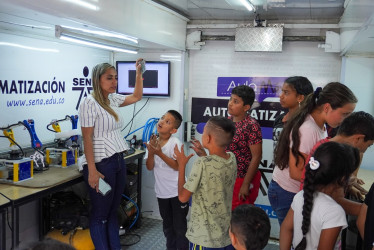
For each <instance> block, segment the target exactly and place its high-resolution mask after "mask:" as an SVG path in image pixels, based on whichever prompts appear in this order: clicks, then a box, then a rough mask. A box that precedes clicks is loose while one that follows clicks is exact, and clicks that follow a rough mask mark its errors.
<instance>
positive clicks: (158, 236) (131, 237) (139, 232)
mask: <svg viewBox="0 0 374 250" xmlns="http://www.w3.org/2000/svg"><path fill="white" fill-rule="evenodd" d="M136 242H137V243H136ZM121 243H122V245H124V246H123V247H122V249H126V250H165V249H166V247H165V245H166V243H165V237H164V233H163V232H162V222H161V220H156V219H150V218H142V221H141V226H140V227H139V228H136V229H134V230H130V231H129V232H128V233H126V234H125V235H124V236H122V237H121ZM125 245H131V246H125ZM275 249H279V246H278V245H277V242H276V241H271V240H270V241H269V244H268V245H267V246H266V248H265V250H275Z"/></svg>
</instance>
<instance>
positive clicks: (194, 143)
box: [190, 139, 207, 156]
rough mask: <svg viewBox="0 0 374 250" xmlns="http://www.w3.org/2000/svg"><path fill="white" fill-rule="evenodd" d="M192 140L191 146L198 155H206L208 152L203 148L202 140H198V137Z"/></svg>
mask: <svg viewBox="0 0 374 250" xmlns="http://www.w3.org/2000/svg"><path fill="white" fill-rule="evenodd" d="M190 142H191V144H192V145H191V146H190V148H192V149H193V151H195V153H196V154H197V155H198V156H206V155H207V154H206V152H205V150H204V148H203V146H202V145H201V143H200V141H198V140H196V139H193V140H191V141H190Z"/></svg>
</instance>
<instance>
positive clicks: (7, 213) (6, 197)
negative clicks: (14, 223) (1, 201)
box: [0, 193, 13, 232]
mask: <svg viewBox="0 0 374 250" xmlns="http://www.w3.org/2000/svg"><path fill="white" fill-rule="evenodd" d="M0 194H1V195H2V196H4V198H5V199H8V200H9V201H12V200H11V199H10V198H9V197H8V196H6V195H5V194H3V193H0ZM6 220H7V224H8V227H9V229H10V231H11V232H13V228H12V227H11V226H10V223H9V211H8V208H7V209H6Z"/></svg>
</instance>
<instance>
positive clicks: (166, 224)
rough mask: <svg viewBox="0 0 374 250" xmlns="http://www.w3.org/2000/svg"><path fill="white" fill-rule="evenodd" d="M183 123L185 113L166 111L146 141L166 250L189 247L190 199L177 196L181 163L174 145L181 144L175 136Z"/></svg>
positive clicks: (147, 158) (147, 162) (148, 165)
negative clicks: (184, 201)
mask: <svg viewBox="0 0 374 250" xmlns="http://www.w3.org/2000/svg"><path fill="white" fill-rule="evenodd" d="M181 123H182V116H181V115H180V114H179V113H178V112H177V111H175V110H169V111H167V112H166V113H165V114H164V115H163V116H162V117H161V118H160V120H159V121H158V123H157V132H158V137H157V136H156V135H152V137H151V139H150V141H149V142H148V143H146V146H147V154H146V156H145V158H146V166H147V169H148V170H154V175H155V192H156V196H157V201H158V205H159V209H160V215H161V217H162V220H163V231H164V235H165V237H166V247H167V249H168V250H169V249H178V250H184V249H188V240H187V238H186V231H187V219H186V216H187V213H188V208H189V207H188V202H186V203H181V202H180V201H179V199H178V163H177V161H176V160H175V158H174V157H173V155H174V147H175V146H176V145H177V146H178V147H180V146H181V145H182V143H181V142H180V140H179V139H178V138H176V137H174V136H172V135H173V134H175V133H176V132H177V131H178V128H179V126H180V125H181Z"/></svg>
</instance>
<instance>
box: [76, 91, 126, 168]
mask: <svg viewBox="0 0 374 250" xmlns="http://www.w3.org/2000/svg"><path fill="white" fill-rule="evenodd" d="M125 98H126V97H125V96H123V95H119V94H110V95H109V96H108V99H109V101H110V107H111V108H112V109H113V110H114V111H115V112H116V113H117V115H118V121H116V120H115V118H114V117H113V116H112V115H111V114H109V113H108V112H107V111H106V110H105V109H104V108H103V107H101V106H100V104H99V103H98V102H97V101H96V100H95V99H94V98H93V96H92V95H89V96H87V98H85V99H84V100H83V102H82V103H81V104H80V106H79V121H80V124H81V127H94V133H93V151H94V157H95V162H96V163H97V162H100V161H101V160H102V159H104V158H108V157H110V156H112V155H114V154H115V153H120V152H123V151H125V150H127V149H128V148H129V146H128V145H127V143H126V141H125V139H124V138H123V135H122V133H121V129H122V127H123V124H124V122H123V118H122V116H121V115H120V112H119V106H120V105H121V104H122V103H123V102H124V100H125ZM79 162H80V164H78V165H79V169H80V170H82V165H83V164H86V163H87V162H86V158H85V156H84V155H83V156H82V157H81V159H80V161H79Z"/></svg>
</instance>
